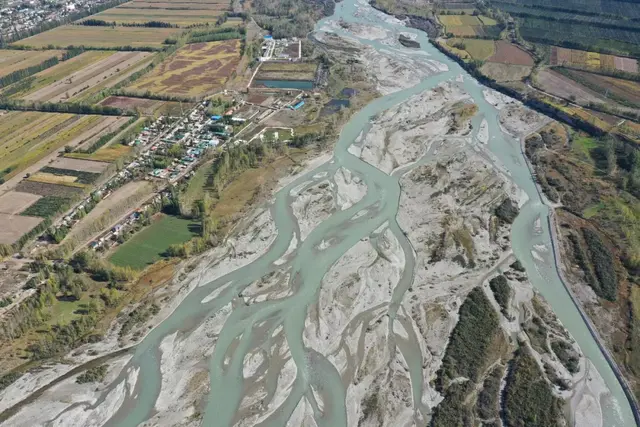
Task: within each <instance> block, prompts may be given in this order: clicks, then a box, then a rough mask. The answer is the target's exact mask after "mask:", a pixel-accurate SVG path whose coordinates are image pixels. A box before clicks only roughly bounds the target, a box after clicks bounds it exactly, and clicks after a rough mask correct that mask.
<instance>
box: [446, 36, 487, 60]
mask: <svg viewBox="0 0 640 427" xmlns="http://www.w3.org/2000/svg"><path fill="white" fill-rule="evenodd" d="M447 44H448V45H449V46H452V47H453V48H455V49H458V50H464V51H465V52H467V53H468V54H469V55H470V56H471V57H472V58H473V59H478V60H481V61H484V60H486V59H487V58H489V57H491V56H492V55H493V54H494V53H496V44H495V42H494V41H493V40H481V39H460V38H453V39H449V40H447Z"/></svg>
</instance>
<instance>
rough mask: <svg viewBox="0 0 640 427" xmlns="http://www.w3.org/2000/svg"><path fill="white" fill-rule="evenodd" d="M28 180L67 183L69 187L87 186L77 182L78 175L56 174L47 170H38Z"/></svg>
mask: <svg viewBox="0 0 640 427" xmlns="http://www.w3.org/2000/svg"><path fill="white" fill-rule="evenodd" d="M28 180H29V181H33V182H44V183H47V184H58V185H66V186H69V187H78V188H84V187H86V185H85V184H82V183H78V182H76V181H77V180H78V177H77V176H68V175H54V174H52V173H47V172H37V173H35V174H33V175H31V176H30V177H29V178H28Z"/></svg>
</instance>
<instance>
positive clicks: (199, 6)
mask: <svg viewBox="0 0 640 427" xmlns="http://www.w3.org/2000/svg"><path fill="white" fill-rule="evenodd" d="M116 9H169V10H170V9H180V10H185V9H186V10H222V11H224V10H228V9H229V2H218V3H216V2H190V1H185V2H179V3H178V2H167V1H158V2H153V1H145V0H141V1H137V0H134V1H131V2H128V3H124V4H121V5H120V6H117V7H116Z"/></svg>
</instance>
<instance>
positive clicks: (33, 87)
mask: <svg viewBox="0 0 640 427" xmlns="http://www.w3.org/2000/svg"><path fill="white" fill-rule="evenodd" d="M113 54H114V52H109V51H89V52H84V53H82V54H80V55H78V56H76V57H73V58H71V59H69V60H68V61H64V62H61V63H59V64H58V65H55V66H53V67H51V68H48V69H46V70H43V71H40V72H39V73H37V74H34V75H33V76H30V77H27V78H25V79H22V80H21V81H19V82H17V83H14V84H13V85H10V86H7V87H6V88H4V89H3V91H2V92H3V93H5V94H9V97H10V98H13V99H19V98H22V97H26V96H27V95H29V94H30V93H32V92H34V91H38V90H40V89H42V88H45V87H47V86H49V85H52V84H54V83H56V82H61V83H64V81H63V80H64V79H66V78H68V76H70V75H73V74H74V73H76V72H80V71H81V70H82V69H84V68H86V67H90V66H91V65H92V64H95V63H97V62H100V61H102V60H104V59H107V58H109V57H110V56H111V55H113Z"/></svg>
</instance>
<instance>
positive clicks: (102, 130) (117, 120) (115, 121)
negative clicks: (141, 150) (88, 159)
mask: <svg viewBox="0 0 640 427" xmlns="http://www.w3.org/2000/svg"><path fill="white" fill-rule="evenodd" d="M130 120H131V117H105V119H104V120H103V121H102V122H101V123H100V124H99V125H97V126H95V127H93V128H92V129H90V130H88V131H87V133H86V135H81V136H80V137H78V138H77V139H79V142H78V143H77V144H72V146H74V147H75V150H76V151H82V150H88V149H89V148H91V146H92V145H94V144H95V143H96V142H98V140H99V139H100V138H102V137H103V136H105V135H108V134H110V133H113V132H116V131H118V130H119V129H121V128H124V127H125V125H126V124H127V123H129V121H130ZM74 142H75V141H74ZM107 143H108V142H107Z"/></svg>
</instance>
